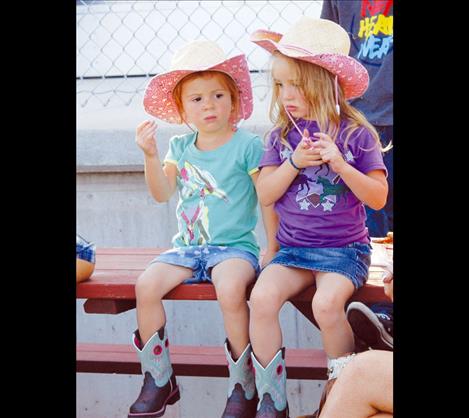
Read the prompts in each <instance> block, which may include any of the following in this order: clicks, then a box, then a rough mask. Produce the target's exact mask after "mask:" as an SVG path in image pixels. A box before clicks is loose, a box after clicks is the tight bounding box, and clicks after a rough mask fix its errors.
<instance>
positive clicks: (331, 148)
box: [314, 132, 347, 174]
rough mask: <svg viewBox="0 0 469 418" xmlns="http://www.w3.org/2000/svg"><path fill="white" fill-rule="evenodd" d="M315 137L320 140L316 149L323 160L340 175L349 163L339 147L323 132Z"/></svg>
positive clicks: (316, 144)
mask: <svg viewBox="0 0 469 418" xmlns="http://www.w3.org/2000/svg"><path fill="white" fill-rule="evenodd" d="M314 136H315V137H317V138H318V140H317V141H316V142H315V143H314V147H315V148H316V149H318V151H319V155H320V156H321V158H322V160H323V161H324V162H325V163H328V164H329V166H330V167H331V169H332V170H333V171H335V172H336V173H337V174H340V173H341V171H342V170H343V169H344V167H345V166H346V165H347V163H346V161H345V160H344V157H343V156H342V153H341V152H340V150H339V148H338V147H337V145H336V144H335V143H334V141H333V140H332V138H331V137H330V136H329V135H327V134H324V133H322V132H316V133H315V134H314Z"/></svg>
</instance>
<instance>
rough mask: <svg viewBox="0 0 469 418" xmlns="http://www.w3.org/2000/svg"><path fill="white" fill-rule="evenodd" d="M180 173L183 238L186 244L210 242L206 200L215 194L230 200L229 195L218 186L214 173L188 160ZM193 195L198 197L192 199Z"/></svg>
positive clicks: (180, 216) (180, 215) (180, 221)
mask: <svg viewBox="0 0 469 418" xmlns="http://www.w3.org/2000/svg"><path fill="white" fill-rule="evenodd" d="M179 174H180V177H179V178H178V186H179V191H180V193H181V198H182V199H183V200H182V210H181V212H180V214H179V219H178V222H179V225H180V228H179V230H180V231H182V236H181V238H182V240H183V241H184V243H185V244H186V245H202V244H205V243H207V242H210V239H211V237H210V233H209V224H210V219H209V209H208V207H207V206H206V203H205V201H206V199H207V197H208V196H214V197H217V198H219V199H222V200H223V201H225V202H228V196H227V195H226V193H225V192H224V191H223V190H222V189H220V188H219V187H218V185H217V182H216V180H215V178H214V177H213V176H212V174H210V173H209V172H208V171H206V170H203V169H201V168H199V167H197V166H195V165H193V164H191V163H189V162H188V161H185V162H184V166H183V167H182V168H181V169H180V172H179ZM192 197H198V199H197V200H194V199H191V198H192ZM195 202H196V203H195Z"/></svg>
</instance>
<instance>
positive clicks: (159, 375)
mask: <svg viewBox="0 0 469 418" xmlns="http://www.w3.org/2000/svg"><path fill="white" fill-rule="evenodd" d="M134 338H135V334H134ZM134 338H133V339H132V344H133V346H134V347H135V349H136V350H137V354H138V357H139V359H140V363H141V365H142V374H143V375H145V372H150V374H151V375H152V377H153V379H154V380H155V384H156V385H157V386H159V387H162V386H164V385H166V383H168V380H169V378H170V377H171V375H172V374H173V368H172V366H171V360H170V359H169V345H168V343H167V340H168V338H167V336H166V329H165V330H164V336H163V339H162V340H160V337H159V335H158V332H155V334H154V335H153V336H152V337H151V338H150V339H149V340H148V341H147V343H146V344H145V347H143V350H140V349H139V348H138V347H137V346H136V345H135V342H134Z"/></svg>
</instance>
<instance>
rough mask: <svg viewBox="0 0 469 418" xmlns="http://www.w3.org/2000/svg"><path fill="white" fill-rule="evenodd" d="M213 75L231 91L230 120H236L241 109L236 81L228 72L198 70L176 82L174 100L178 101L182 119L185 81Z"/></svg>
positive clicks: (177, 106) (177, 104) (177, 105)
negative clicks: (182, 96)
mask: <svg viewBox="0 0 469 418" xmlns="http://www.w3.org/2000/svg"><path fill="white" fill-rule="evenodd" d="M212 77H215V78H216V79H217V80H218V81H219V82H220V83H221V85H222V86H223V87H224V88H226V89H227V90H228V91H229V92H230V96H231V104H232V109H231V116H230V120H234V118H235V117H236V115H237V114H238V109H239V91H238V87H237V85H236V83H235V81H234V80H233V79H232V78H231V77H230V76H229V75H228V74H225V73H222V72H221V71H197V72H195V73H191V74H189V75H187V76H186V77H184V78H182V79H181V80H180V81H179V82H178V83H177V84H176V86H175V87H174V89H173V99H174V102H175V103H176V108H177V110H178V113H179V115H180V116H181V119H182V114H183V111H184V106H183V104H182V98H181V95H182V88H183V86H184V83H186V82H188V81H192V80H195V79H197V78H212Z"/></svg>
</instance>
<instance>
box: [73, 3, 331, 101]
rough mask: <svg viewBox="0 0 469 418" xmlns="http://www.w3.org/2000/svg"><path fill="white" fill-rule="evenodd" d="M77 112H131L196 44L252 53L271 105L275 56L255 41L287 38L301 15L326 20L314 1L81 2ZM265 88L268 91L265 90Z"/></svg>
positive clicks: (258, 92)
mask: <svg viewBox="0 0 469 418" xmlns="http://www.w3.org/2000/svg"><path fill="white" fill-rule="evenodd" d="M76 4H77V6H76V8H77V21H76V24H77V26H76V28H77V68H76V79H77V104H78V105H79V106H81V107H85V106H87V105H88V104H90V103H93V102H95V105H98V106H104V107H105V106H108V105H110V104H112V105H129V104H130V103H131V102H132V101H133V100H134V99H135V98H138V99H140V100H141V99H142V97H143V92H144V89H145V86H146V84H147V83H148V81H149V79H150V78H151V77H152V76H153V75H155V74H158V73H161V72H164V71H166V70H167V69H168V68H169V63H170V60H171V57H172V55H173V54H174V52H175V51H176V50H177V49H178V48H180V47H181V46H182V45H184V44H185V43H186V42H187V41H189V40H192V39H200V38H205V39H210V40H213V41H215V42H217V43H218V44H219V45H220V46H221V47H222V48H223V50H224V51H225V53H226V54H227V56H234V55H236V54H240V53H244V54H246V57H247V59H248V63H249V67H250V70H251V78H252V83H253V91H254V95H255V97H257V98H258V99H259V100H264V99H265V97H266V94H267V93H266V89H265V87H266V83H267V77H266V76H265V71H266V69H267V66H268V62H269V54H268V53H267V52H265V51H263V50H262V49H261V48H259V47H257V46H256V45H254V44H253V43H252V42H250V41H249V34H251V33H252V32H253V31H255V30H256V29H272V30H274V31H276V32H280V33H283V32H285V31H286V30H287V29H288V28H289V27H290V25H291V24H292V23H293V22H295V21H296V20H297V19H299V17H300V16H301V15H307V16H312V17H319V15H320V12H321V7H322V0H313V1H142V0H140V1H97V0H94V1H85V0H81V1H77V3H76ZM261 87H264V88H261Z"/></svg>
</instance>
